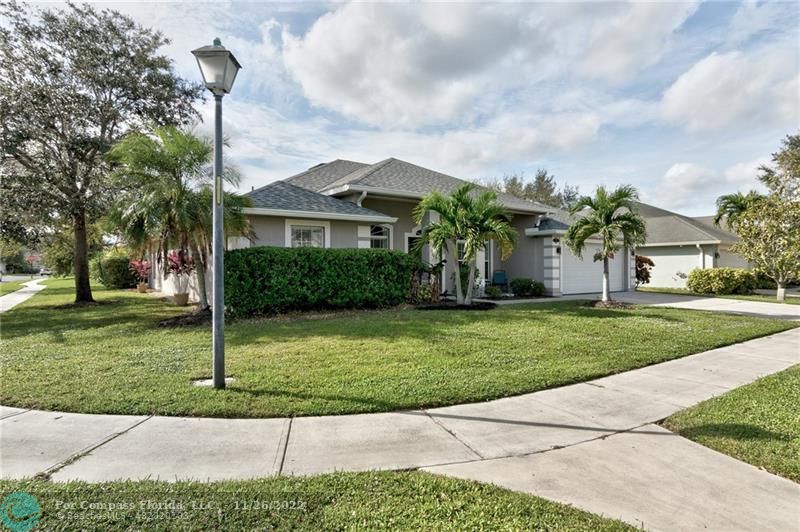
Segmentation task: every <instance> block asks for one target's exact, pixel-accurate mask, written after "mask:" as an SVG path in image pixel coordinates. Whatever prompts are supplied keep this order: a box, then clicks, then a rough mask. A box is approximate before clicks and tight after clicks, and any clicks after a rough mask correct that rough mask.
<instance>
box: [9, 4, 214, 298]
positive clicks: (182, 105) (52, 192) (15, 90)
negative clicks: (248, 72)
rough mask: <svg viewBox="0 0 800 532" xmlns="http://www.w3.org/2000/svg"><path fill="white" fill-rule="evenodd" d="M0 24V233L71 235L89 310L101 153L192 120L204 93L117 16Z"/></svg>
mask: <svg viewBox="0 0 800 532" xmlns="http://www.w3.org/2000/svg"><path fill="white" fill-rule="evenodd" d="M0 17H1V18H2V19H3V20H4V24H2V25H0V79H2V80H3V81H2V83H0V118H1V122H2V125H1V126H0V127H2V136H1V137H0V143H1V147H2V150H0V151H2V162H1V164H2V173H3V179H2V185H0V187H1V188H0V196H1V197H2V200H1V201H2V210H3V216H4V218H6V220H7V222H4V223H3V224H2V226H0V229H2V230H4V231H5V230H8V231H13V232H14V233H16V234H15V238H20V234H21V229H24V228H25V227H29V226H30V225H41V226H44V227H47V228H53V227H60V226H62V225H64V224H67V225H68V226H70V227H71V230H72V232H73V233H74V242H75V252H74V274H75V301H76V302H89V301H92V291H91V287H90V285H89V263H88V245H87V225H88V224H90V223H91V222H92V221H93V220H95V219H97V218H98V217H99V216H100V215H102V214H103V213H104V211H106V209H107V208H108V205H109V204H110V200H111V198H112V196H113V195H114V193H115V190H114V188H113V187H112V186H111V183H110V181H109V168H108V164H107V162H106V158H105V154H106V153H107V152H108V150H109V149H110V148H111V146H113V145H114V143H115V142H117V141H118V140H119V139H120V138H121V137H122V136H123V135H125V134H126V133H128V132H129V131H131V130H137V129H142V128H144V127H147V126H150V125H153V124H182V123H186V122H188V121H190V120H194V119H195V118H196V111H195V110H194V109H193V108H192V103H193V101H194V100H195V99H196V98H197V97H199V96H200V94H201V90H202V88H201V87H200V86H199V85H192V84H189V83H188V82H186V81H184V80H183V79H181V78H180V77H178V76H177V75H176V74H175V72H174V71H173V67H172V62H171V61H170V59H168V58H167V57H166V56H164V55H161V54H160V53H159V49H160V48H161V47H162V46H163V45H164V44H166V43H168V40H167V39H166V38H164V36H163V35H161V34H160V33H159V32H155V31H152V30H149V29H145V28H143V27H141V26H139V25H137V24H136V23H134V21H133V20H132V19H131V18H130V17H127V16H124V15H122V14H120V13H118V12H116V11H112V10H97V9H95V8H94V7H92V6H89V5H74V4H67V5H66V6H65V7H63V8H60V9H45V10H38V9H34V8H27V7H23V6H21V5H19V4H17V3H16V2H13V1H11V2H3V3H0ZM22 232H24V231H22Z"/></svg>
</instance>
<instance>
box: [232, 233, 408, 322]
mask: <svg viewBox="0 0 800 532" xmlns="http://www.w3.org/2000/svg"><path fill="white" fill-rule="evenodd" d="M419 267H420V264H419V260H418V259H415V258H413V257H412V256H410V255H407V254H405V253H401V252H399V251H389V250H383V249H325V248H278V247H266V246H265V247H254V248H247V249H237V250H233V251H229V252H227V253H226V254H225V307H226V309H227V310H228V311H229V312H230V313H231V314H232V315H234V316H247V315H254V314H272V313H277V312H285V311H288V310H314V309H326V308H330V309H332V308H380V307H389V306H394V305H399V304H400V303H403V302H404V301H406V299H407V298H408V297H409V295H410V294H409V292H410V287H411V278H412V274H413V272H414V271H415V270H417V269H418V268H419Z"/></svg>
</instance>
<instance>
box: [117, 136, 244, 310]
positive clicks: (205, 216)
mask: <svg viewBox="0 0 800 532" xmlns="http://www.w3.org/2000/svg"><path fill="white" fill-rule="evenodd" d="M110 156H111V158H112V159H113V160H114V161H115V162H116V163H117V164H118V165H119V167H118V169H117V170H116V172H115V174H114V177H115V178H116V179H117V180H119V182H120V186H124V189H123V190H124V192H122V193H121V194H120V195H119V197H118V199H117V201H116V203H115V205H114V207H113V208H112V211H111V214H110V217H109V219H110V221H111V224H112V227H114V228H115V229H116V230H117V231H118V232H119V233H120V235H121V236H122V237H123V238H124V239H125V241H126V243H127V244H128V245H129V246H130V247H131V248H133V249H134V250H135V251H137V252H139V253H145V252H147V251H154V252H155V253H156V255H157V260H159V261H162V260H164V259H165V257H166V256H167V252H168V250H169V249H171V248H177V249H180V250H187V251H190V252H191V255H192V258H193V259H194V264H195V265H196V267H197V270H198V271H197V283H198V293H199V295H200V309H201V310H206V309H208V307H209V305H208V297H207V289H206V285H205V281H206V271H208V268H209V257H210V254H211V244H212V240H211V229H212V218H213V212H212V211H213V209H212V195H213V194H212V188H211V183H212V181H213V172H212V167H211V162H212V158H213V146H212V144H211V141H210V140H209V139H206V138H201V137H198V136H195V135H194V134H192V133H191V132H188V131H182V130H180V129H178V128H176V127H174V126H165V127H160V128H157V129H156V130H155V131H154V132H153V133H152V135H147V134H143V133H132V134H130V135H128V136H127V137H125V138H124V139H123V140H122V141H120V142H119V143H118V144H117V145H116V146H115V147H114V148H113V149H112V150H111V153H110ZM223 179H224V180H225V181H226V182H228V183H229V184H231V185H237V184H238V182H239V173H238V172H237V171H236V169H235V168H234V167H232V166H230V165H225V166H224V168H223ZM248 205H249V200H248V199H247V198H245V197H243V196H239V195H237V194H233V193H230V192H226V193H225V195H224V198H223V211H224V212H223V219H224V225H225V232H226V236H246V237H249V236H250V225H249V223H248V221H247V217H246V216H245V215H244V211H243V209H244V208H245V207H246V206H248ZM164 271H165V275H166V268H165V269H164Z"/></svg>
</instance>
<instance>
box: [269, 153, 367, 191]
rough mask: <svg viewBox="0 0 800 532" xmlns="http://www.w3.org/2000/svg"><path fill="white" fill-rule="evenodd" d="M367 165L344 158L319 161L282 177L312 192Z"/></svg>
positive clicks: (326, 186)
mask: <svg viewBox="0 0 800 532" xmlns="http://www.w3.org/2000/svg"><path fill="white" fill-rule="evenodd" d="M365 166H369V165H368V164H365V163H359V162H357V161H346V160H344V159H336V160H335V161H331V162H329V163H320V164H318V165H315V166H312V167H311V168H309V169H308V170H306V171H304V172H300V173H299V174H295V175H293V176H291V177H287V178H286V179H284V181H285V182H287V183H291V184H292V185H295V186H298V187H302V188H305V189H308V190H313V191H314V192H319V191H321V190H323V189H325V188H328V186H329V185H330V184H331V183H333V182H334V181H336V180H337V179H340V178H342V177H344V176H346V175H348V174H350V173H352V172H354V171H356V170H358V169H360V168H363V167H365Z"/></svg>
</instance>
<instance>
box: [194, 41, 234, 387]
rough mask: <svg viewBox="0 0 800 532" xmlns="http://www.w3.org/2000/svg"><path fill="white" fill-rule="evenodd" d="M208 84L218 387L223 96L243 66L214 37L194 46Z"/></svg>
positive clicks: (220, 376)
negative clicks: (211, 115)
mask: <svg viewBox="0 0 800 532" xmlns="http://www.w3.org/2000/svg"><path fill="white" fill-rule="evenodd" d="M192 54H194V56H195V58H197V64H198V66H199V67H200V73H201V74H202V75H203V82H204V83H205V85H206V88H207V89H208V90H210V91H211V92H212V93H213V94H214V103H215V113H214V199H213V202H214V222H213V227H214V229H213V250H212V256H213V257H214V266H213V275H214V281H213V283H212V285H213V287H214V288H213V293H212V307H211V312H212V315H211V317H212V331H213V337H212V346H213V353H214V354H213V373H212V376H213V382H214V388H217V389H222V388H225V333H224V327H225V297H224V284H223V279H224V276H225V273H224V267H225V265H224V263H223V253H224V251H223V249H224V244H223V239H224V238H225V231H224V230H223V227H222V217H223V211H222V97H223V96H224V95H226V94H228V93H229V92H231V88H232V87H233V81H234V80H235V79H236V73H237V72H239V69H240V68H242V67H241V65H240V64H239V62H238V61H237V60H236V58H235V57H234V56H233V54H232V53H231V52H230V51H228V50H227V49H225V47H223V46H222V42H220V40H219V39H214V44H213V45H211V46H203V47H202V48H198V49H197V50H192Z"/></svg>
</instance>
